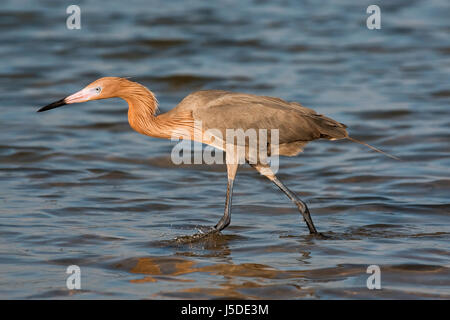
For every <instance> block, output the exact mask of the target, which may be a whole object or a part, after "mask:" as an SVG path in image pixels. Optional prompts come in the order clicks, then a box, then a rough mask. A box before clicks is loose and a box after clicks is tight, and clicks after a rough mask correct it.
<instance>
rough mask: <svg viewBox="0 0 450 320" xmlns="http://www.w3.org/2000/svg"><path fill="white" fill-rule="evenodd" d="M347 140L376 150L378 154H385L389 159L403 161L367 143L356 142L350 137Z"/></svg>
mask: <svg viewBox="0 0 450 320" xmlns="http://www.w3.org/2000/svg"><path fill="white" fill-rule="evenodd" d="M346 139H348V140H350V141H352V142H356V143H359V144H362V145H364V146H366V147H368V148H370V149H372V150H374V151H376V152H379V153H382V154H384V155H385V156H387V157H389V158H392V159H395V160H398V161H401V159H400V158H398V157H396V156H393V155H392V154H389V153H387V152H384V151H381V150H380V149H377V148H375V147H373V146H371V145H370V144H367V143H365V142H362V141H359V140H356V139H354V138H351V137H349V136H347V137H346Z"/></svg>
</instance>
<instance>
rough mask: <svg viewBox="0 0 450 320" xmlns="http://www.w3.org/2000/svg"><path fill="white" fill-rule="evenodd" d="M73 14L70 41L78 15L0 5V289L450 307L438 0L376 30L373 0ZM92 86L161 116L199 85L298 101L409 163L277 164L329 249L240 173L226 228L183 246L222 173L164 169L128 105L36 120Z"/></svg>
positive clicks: (445, 98) (272, 191)
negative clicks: (371, 24) (154, 106)
mask: <svg viewBox="0 0 450 320" xmlns="http://www.w3.org/2000/svg"><path fill="white" fill-rule="evenodd" d="M79 3H80V7H81V11H82V29H81V30H68V29H66V24H65V19H66V17H67V15H66V13H65V10H66V7H67V5H69V4H65V3H64V2H62V3H61V4H58V5H55V4H54V3H53V2H50V1H33V2H30V1H25V0H23V1H19V0H14V1H13V0H10V1H7V0H5V1H3V2H2V8H1V11H0V40H1V43H2V45H1V46H0V58H1V59H0V66H1V68H0V70H1V72H0V134H1V138H2V139H1V141H0V219H1V220H0V235H1V236H0V297H1V298H7V299H17V298H51V299H54V298H57V299H59V298H63V299H66V298H68V299H73V298H75V299H77V298H83V299H91V298H94V299H99V298H100V299H102V298H126V299H129V298H133V299H136V298H138V299H141V298H163V299H166V298H167V299H172V298H177V299H178V298H181V299H189V298H202V299H203V298H205V299H209V298H254V299H259V298H267V299H297V298H312V299H316V298H332V299H335V298H357V299H360V298H368V299H372V298H374V299H377V298H389V299H390V298H408V299H409V298H412V299H416V298H445V299H449V298H450V277H449V276H450V263H449V261H450V260H449V238H450V229H449V226H450V222H449V213H450V210H449V208H450V206H449V194H450V175H449V165H450V144H449V138H450V134H449V129H448V128H449V127H450V120H449V119H450V108H449V103H450V88H449V84H450V81H449V80H450V79H449V71H450V39H449V32H450V20H449V19H448V17H449V13H450V6H449V4H448V1H444V0H442V1H441V0H438V1H395V4H393V3H392V2H391V1H381V2H380V1H379V2H378V4H379V6H380V7H381V11H382V29H381V30H368V29H367V28H366V26H365V19H366V17H367V16H368V15H367V14H366V8H367V6H368V5H370V4H371V2H370V1H357V2H355V1H339V2H338V3H336V2H332V1H328V2H327V1H307V2H305V3H303V4H301V5H300V4H298V3H297V1H282V2H280V4H279V5H274V4H273V3H272V4H270V2H269V1H250V0H244V1H243V0H240V1H234V0H228V1H222V2H221V3H222V4H221V5H217V4H213V3H207V2H206V1H189V2H186V1H170V2H163V1H161V2H158V3H156V2H155V4H154V5H149V4H148V3H147V2H144V1H127V2H121V1H109V2H108V5H107V6H105V5H100V3H95V2H91V1H89V2H88V1H80V2H79ZM356 3H357V4H356ZM101 76H131V77H133V79H135V80H136V81H139V82H142V83H143V84H145V85H146V86H148V87H149V88H150V89H151V90H153V91H154V92H155V93H156V94H157V97H158V99H159V101H160V103H161V109H162V110H163V111H167V110H169V109H170V108H172V107H173V106H174V105H176V103H177V102H179V101H180V100H181V99H182V98H183V97H184V96H185V95H186V94H188V93H190V92H192V91H195V90H198V89H225V90H234V91H243V92H249V93H255V94H264V95H271V96H279V97H282V98H285V99H287V100H295V101H300V102H302V103H303V104H304V105H305V106H308V107H312V108H314V109H315V110H317V111H318V112H320V113H323V114H326V115H328V116H330V117H332V118H335V119H336V120H338V121H340V122H343V123H346V124H347V125H348V126H349V132H350V133H351V135H352V136H354V137H355V138H358V139H361V140H364V141H366V142H368V143H370V144H373V145H375V146H378V147H380V148H382V149H383V150H385V151H387V152H390V153H392V154H395V155H396V156H398V157H400V158H402V159H403V161H401V162H397V161H393V160H391V159H389V158H387V157H385V156H383V155H380V154H377V153H374V152H372V151H371V150H369V149H367V148H365V147H363V146H360V145H357V144H353V143H350V142H345V141H337V142H328V141H317V142H313V143H311V144H309V145H308V146H307V147H306V149H305V153H303V154H301V155H300V156H298V157H293V158H283V159H282V160H281V168H280V171H279V177H280V179H281V180H282V181H284V182H285V183H286V185H288V186H289V187H290V188H291V189H292V190H295V191H297V192H298V194H299V195H300V196H301V197H302V198H303V199H304V200H305V201H306V202H307V203H308V205H309V207H310V210H311V213H312V216H313V219H314V221H315V224H316V226H317V227H318V229H319V230H320V231H321V232H323V233H325V234H326V235H328V236H329V238H328V239H326V240H323V239H316V238H313V237H311V236H309V235H308V230H307V228H306V226H305V224H304V223H303V221H301V219H300V216H299V214H298V212H297V211H296V209H295V207H294V206H293V205H292V204H291V203H290V202H289V201H288V200H287V198H285V196H284V195H283V194H282V193H280V192H279V191H278V190H277V188H276V187H275V186H273V185H271V184H270V183H269V181H267V180H266V179H264V178H263V177H261V176H259V175H258V174H257V173H256V172H255V171H254V170H253V169H251V168H250V167H242V168H241V169H240V170H239V172H238V176H237V179H236V182H235V192H234V198H233V215H232V222H231V225H230V226H229V227H228V228H227V229H226V230H225V231H224V232H223V233H222V234H218V235H215V236H212V237H207V238H204V239H201V240H197V241H186V238H184V237H185V236H190V235H193V234H196V233H198V232H200V231H201V230H203V229H204V228H206V227H208V226H212V225H214V224H215V223H216V222H217V221H218V219H219V218H220V217H221V215H222V211H223V204H224V200H225V199H224V197H225V191H226V173H225V171H224V168H222V167H221V166H206V165H190V166H189V165H183V166H176V165H174V164H172V162H171V160H170V152H171V150H172V147H173V146H174V145H175V142H171V141H166V140H158V139H154V138H149V137H145V136H142V135H139V134H137V133H135V132H134V131H132V130H131V129H130V128H129V126H128V124H127V120H126V108H127V107H126V104H125V103H124V102H123V101H121V100H117V99H115V100H108V101H98V102H91V103H88V104H83V105H73V106H66V107H64V108H61V109H58V110H53V111H50V112H46V113H40V114H37V113H36V112H35V111H36V110H37V108H38V107H40V106H43V105H45V104H47V103H50V102H53V101H55V100H58V99H61V98H62V97H64V96H66V95H67V94H69V93H73V92H75V91H77V90H79V89H80V88H81V87H83V86H84V85H86V84H88V83H89V82H91V81H93V80H95V79H96V78H98V77H101ZM72 264H75V265H78V266H80V268H81V286H82V290H80V291H74V290H68V289H67V288H66V277H67V274H66V273H65V272H66V268H67V267H68V266H69V265H72ZM369 265H378V266H379V267H380V268H381V287H382V289H381V290H368V288H367V287H366V281H367V278H368V277H369V274H367V273H366V269H367V267H368V266H369Z"/></svg>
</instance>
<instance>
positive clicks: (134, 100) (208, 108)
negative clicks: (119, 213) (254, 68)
mask: <svg viewBox="0 0 450 320" xmlns="http://www.w3.org/2000/svg"><path fill="white" fill-rule="evenodd" d="M115 97H118V98H122V99H124V100H125V101H126V102H127V103H128V107H129V108H128V122H129V124H130V126H131V127H132V128H133V129H134V130H136V131H137V132H139V133H141V134H145V135H148V136H151V137H157V138H167V139H170V138H171V137H173V136H177V135H178V136H182V138H184V139H190V140H196V139H195V138H194V127H195V123H196V122H200V121H201V123H202V130H209V129H214V130H219V131H221V132H224V131H225V130H227V129H242V130H244V131H246V130H248V129H255V130H260V129H266V130H272V129H278V138H279V139H278V145H277V147H278V152H277V154H278V155H284V156H294V155H297V154H298V153H299V152H301V151H302V149H303V147H304V146H305V145H306V144H307V143H308V142H310V141H312V140H316V139H328V140H338V139H349V140H351V141H354V142H357V143H362V144H364V145H366V146H368V147H369V148H372V149H373V150H375V151H377V152H381V153H384V152H382V151H380V150H378V149H376V148H374V147H372V146H370V145H367V144H365V143H363V142H360V141H358V140H355V139H353V138H351V137H349V135H348V133H347V131H346V126H345V125H344V124H342V123H339V122H337V121H335V120H333V119H330V118H328V117H326V116H323V115H321V114H317V113H316V112H315V111H314V110H311V109H309V108H306V107H303V106H302V105H301V104H299V103H297V102H287V101H284V100H282V99H280V98H273V97H267V96H257V95H252V94H244V93H234V92H228V91H221V90H204V91H198V92H194V93H191V94H190V95H188V96H187V97H185V98H184V99H183V100H182V101H181V102H180V103H179V104H178V105H177V106H176V107H175V108H173V109H172V110H170V111H169V112H167V113H163V114H160V115H156V112H157V109H158V104H157V101H156V98H155V96H154V94H153V93H152V92H151V91H150V90H148V89H147V88H146V87H144V86H143V85H141V84H139V83H137V82H133V81H130V80H128V79H124V78H117V77H105V78H101V79H98V80H96V81H94V82H92V83H91V84H89V85H88V86H86V87H85V88H84V89H82V90H81V91H79V92H76V93H74V94H72V95H70V96H68V97H66V98H64V99H61V100H59V101H56V102H54V103H51V104H49V105H47V106H45V107H42V108H41V109H39V110H38V112H42V111H46V110H50V109H54V108H57V107H61V106H63V105H66V104H71V103H80V102H86V101H90V100H99V99H108V98H115ZM186 133H187V134H186ZM223 136H225V135H223ZM199 142H202V143H205V144H210V145H213V146H217V145H215V144H214V143H213V141H212V139H206V138H203V137H202V138H201V139H200V141H199ZM233 143H234V140H233ZM246 156H248V153H246ZM388 156H390V155H388ZM390 157H393V156H390ZM393 158H395V157H393ZM247 160H248V159H247ZM226 164H227V173H228V185H227V195H226V201H225V212H224V215H223V217H222V218H221V219H220V221H219V222H218V223H217V224H216V225H215V227H214V228H213V229H212V232H218V231H221V230H223V229H224V228H226V227H227V226H228V225H229V224H230V221H231V197H232V189H233V181H234V178H235V176H236V171H237V168H238V164H237V163H235V162H233V161H227V162H226ZM251 165H252V167H254V168H255V169H256V170H257V171H259V172H260V173H261V174H262V175H264V176H266V177H267V178H268V179H270V180H271V181H272V182H273V183H275V185H277V186H278V187H279V188H280V189H281V190H282V191H283V192H284V193H285V194H286V195H287V196H288V197H289V199H291V201H292V202H294V203H295V205H296V206H297V207H298V210H299V211H300V213H301V214H302V216H303V219H304V220H305V222H306V225H307V227H308V229H309V232H310V233H311V234H318V232H317V229H316V227H315V226H314V224H313V221H312V219H311V215H310V213H309V210H308V207H307V206H306V204H305V203H304V202H303V201H302V200H301V199H300V198H299V197H298V196H297V195H296V194H295V193H294V192H292V191H291V190H289V189H288V188H287V187H286V186H285V185H284V184H283V183H282V182H281V181H280V180H279V179H278V178H277V176H276V175H275V173H274V172H273V170H271V168H270V166H269V165H268V164H267V163H265V162H264V163H263V162H262V161H261V162H256V163H251Z"/></svg>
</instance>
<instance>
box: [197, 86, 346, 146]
mask: <svg viewBox="0 0 450 320" xmlns="http://www.w3.org/2000/svg"><path fill="white" fill-rule="evenodd" d="M193 117H194V119H195V120H201V121H202V126H203V129H204V130H210V129H216V130H220V131H221V133H222V136H223V137H226V130H227V129H242V130H244V131H247V130H248V129H255V130H259V129H267V130H268V131H270V130H273V129H278V130H279V143H280V144H283V143H290V142H294V141H311V140H315V139H319V138H328V139H340V138H343V137H345V136H346V135H347V133H346V131H345V126H344V125H343V124H341V123H339V122H337V121H334V120H333V119H330V118H328V117H325V116H322V115H319V114H317V113H316V112H315V111H314V110H312V109H309V108H306V107H303V106H302V105H300V104H299V103H296V102H287V101H285V100H282V99H280V98H274V97H266V96H256V95H251V94H242V93H231V92H227V93H223V92H221V94H220V95H219V97H218V98H216V99H212V100H209V101H208V102H207V103H206V104H204V105H202V106H198V107H197V108H195V109H194V110H193Z"/></svg>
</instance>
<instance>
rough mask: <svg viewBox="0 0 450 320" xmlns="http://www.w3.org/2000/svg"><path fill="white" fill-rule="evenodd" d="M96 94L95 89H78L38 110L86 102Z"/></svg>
mask: <svg viewBox="0 0 450 320" xmlns="http://www.w3.org/2000/svg"><path fill="white" fill-rule="evenodd" d="M94 95H96V92H95V90H94V89H91V88H84V89H83V90H81V91H78V92H76V93H74V94H72V95H70V96H68V97H65V98H64V99H61V100H58V101H55V102H53V103H50V104H49V105H46V106H45V107H42V108H40V109H39V110H38V111H37V112H42V111H47V110H51V109H55V108H59V107H62V106H64V105H66V104H71V103H80V102H86V101H89V100H90V99H91V98H92V97H93V96H94Z"/></svg>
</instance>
